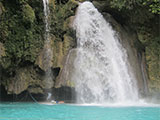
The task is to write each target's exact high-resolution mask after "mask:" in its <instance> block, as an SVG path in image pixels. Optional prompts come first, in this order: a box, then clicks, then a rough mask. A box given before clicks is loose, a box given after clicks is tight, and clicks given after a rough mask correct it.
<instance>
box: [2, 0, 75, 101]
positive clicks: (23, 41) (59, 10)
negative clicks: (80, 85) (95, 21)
mask: <svg viewBox="0 0 160 120" xmlns="http://www.w3.org/2000/svg"><path fill="white" fill-rule="evenodd" d="M49 6H50V26H51V29H50V39H51V41H50V43H49V44H46V43H45V40H44V26H45V25H44V13H43V2H42V1H38V0H35V1H28V0H26V1H16V0H14V1H13V2H11V1H8V0H7V1H5V0H2V2H0V15H1V17H2V19H1V20H0V85H1V88H5V91H6V94H8V96H9V94H14V95H20V94H22V93H23V92H24V91H29V92H30V93H33V94H43V95H46V93H45V92H46V91H49V92H55V91H56V93H55V96H54V97H56V94H59V93H61V95H59V97H61V96H62V97H63V96H64V95H62V94H63V93H62V92H64V94H67V93H65V91H68V90H71V89H69V88H66V89H64V88H63V87H62V86H59V87H62V89H61V88H59V89H57V90H56V89H55V81H56V77H57V76H58V74H59V72H60V71H61V70H62V69H63V66H64V63H65V59H66V56H67V54H68V52H69V50H70V49H72V48H74V47H75V46H76V40H75V37H74V36H75V35H74V31H73V30H72V29H71V28H70V22H71V21H72V16H73V15H74V14H75V9H76V7H77V2H75V1H74V0H66V1H65V2H64V1H58V0H50V3H49ZM14 8H16V10H14ZM6 16H7V18H5V17H6ZM19 16H22V17H21V18H20V17H19ZM6 19H7V21H6ZM17 26H19V27H17ZM48 49H51V50H52V52H53V55H52V56H50V57H51V61H50V62H47V61H46V51H47V50H48ZM48 67H49V68H51V74H53V79H52V81H53V82H52V83H53V84H50V83H48V84H49V86H50V90H49V89H48V87H47V85H46V82H45V76H46V75H45V74H46V71H47V69H48ZM60 89H61V91H60ZM68 93H69V91H68ZM4 96H7V95H4ZM68 96H69V95H68ZM1 97H3V96H1ZM57 99H58V98H57Z"/></svg>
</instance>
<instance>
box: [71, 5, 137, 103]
mask: <svg viewBox="0 0 160 120" xmlns="http://www.w3.org/2000/svg"><path fill="white" fill-rule="evenodd" d="M73 27H74V28H75V30H76V37H77V44H78V47H77V56H76V58H75V61H74V67H75V70H74V71H73V73H72V77H71V79H72V81H74V82H75V88H76V92H77V102H78V103H107V102H114V103H125V102H130V101H137V100H138V91H137V86H136V83H135V81H136V79H135V77H134V75H133V74H132V71H131V70H130V69H129V67H128V65H129V63H128V60H127V53H126V50H125V49H124V48H123V47H122V45H121V44H120V43H119V41H118V38H117V37H116V36H115V32H114V31H113V30H112V28H111V26H110V25H109V23H107V22H106V21H105V19H104V18H103V16H102V15H101V14H100V13H99V12H98V10H97V9H96V8H95V7H94V6H93V4H92V3H91V2H84V3H82V4H80V5H79V8H78V11H77V14H76V16H75V20H74V23H73Z"/></svg>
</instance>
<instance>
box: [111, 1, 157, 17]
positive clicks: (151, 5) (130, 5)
mask: <svg viewBox="0 0 160 120" xmlns="http://www.w3.org/2000/svg"><path fill="white" fill-rule="evenodd" d="M110 3H111V5H112V7H114V8H118V9H119V10H122V9H129V10H131V9H134V10H136V9H135V8H136V7H137V6H140V7H147V8H148V10H149V11H151V12H152V13H154V14H160V2H159V0H111V1H110Z"/></svg>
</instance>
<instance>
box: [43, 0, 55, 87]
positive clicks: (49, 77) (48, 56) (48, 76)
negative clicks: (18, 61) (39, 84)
mask: <svg viewBox="0 0 160 120" xmlns="http://www.w3.org/2000/svg"><path fill="white" fill-rule="evenodd" d="M43 7H44V9H43V11H44V23H45V34H44V38H45V46H44V53H45V54H44V56H43V65H44V68H45V71H46V73H45V88H51V87H52V86H53V77H54V76H53V74H52V70H51V66H52V57H53V52H52V47H51V40H50V22H49V15H50V10H49V0H43Z"/></svg>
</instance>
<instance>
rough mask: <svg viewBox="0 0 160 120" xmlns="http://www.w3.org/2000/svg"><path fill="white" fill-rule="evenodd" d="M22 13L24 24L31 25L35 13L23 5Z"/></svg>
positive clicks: (29, 7)
mask: <svg viewBox="0 0 160 120" xmlns="http://www.w3.org/2000/svg"><path fill="white" fill-rule="evenodd" d="M22 11H23V12H22V15H23V20H24V22H29V23H31V24H32V23H33V22H34V20H35V13H34V11H33V9H32V8H31V6H29V5H28V4H26V5H23V7H22Z"/></svg>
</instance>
